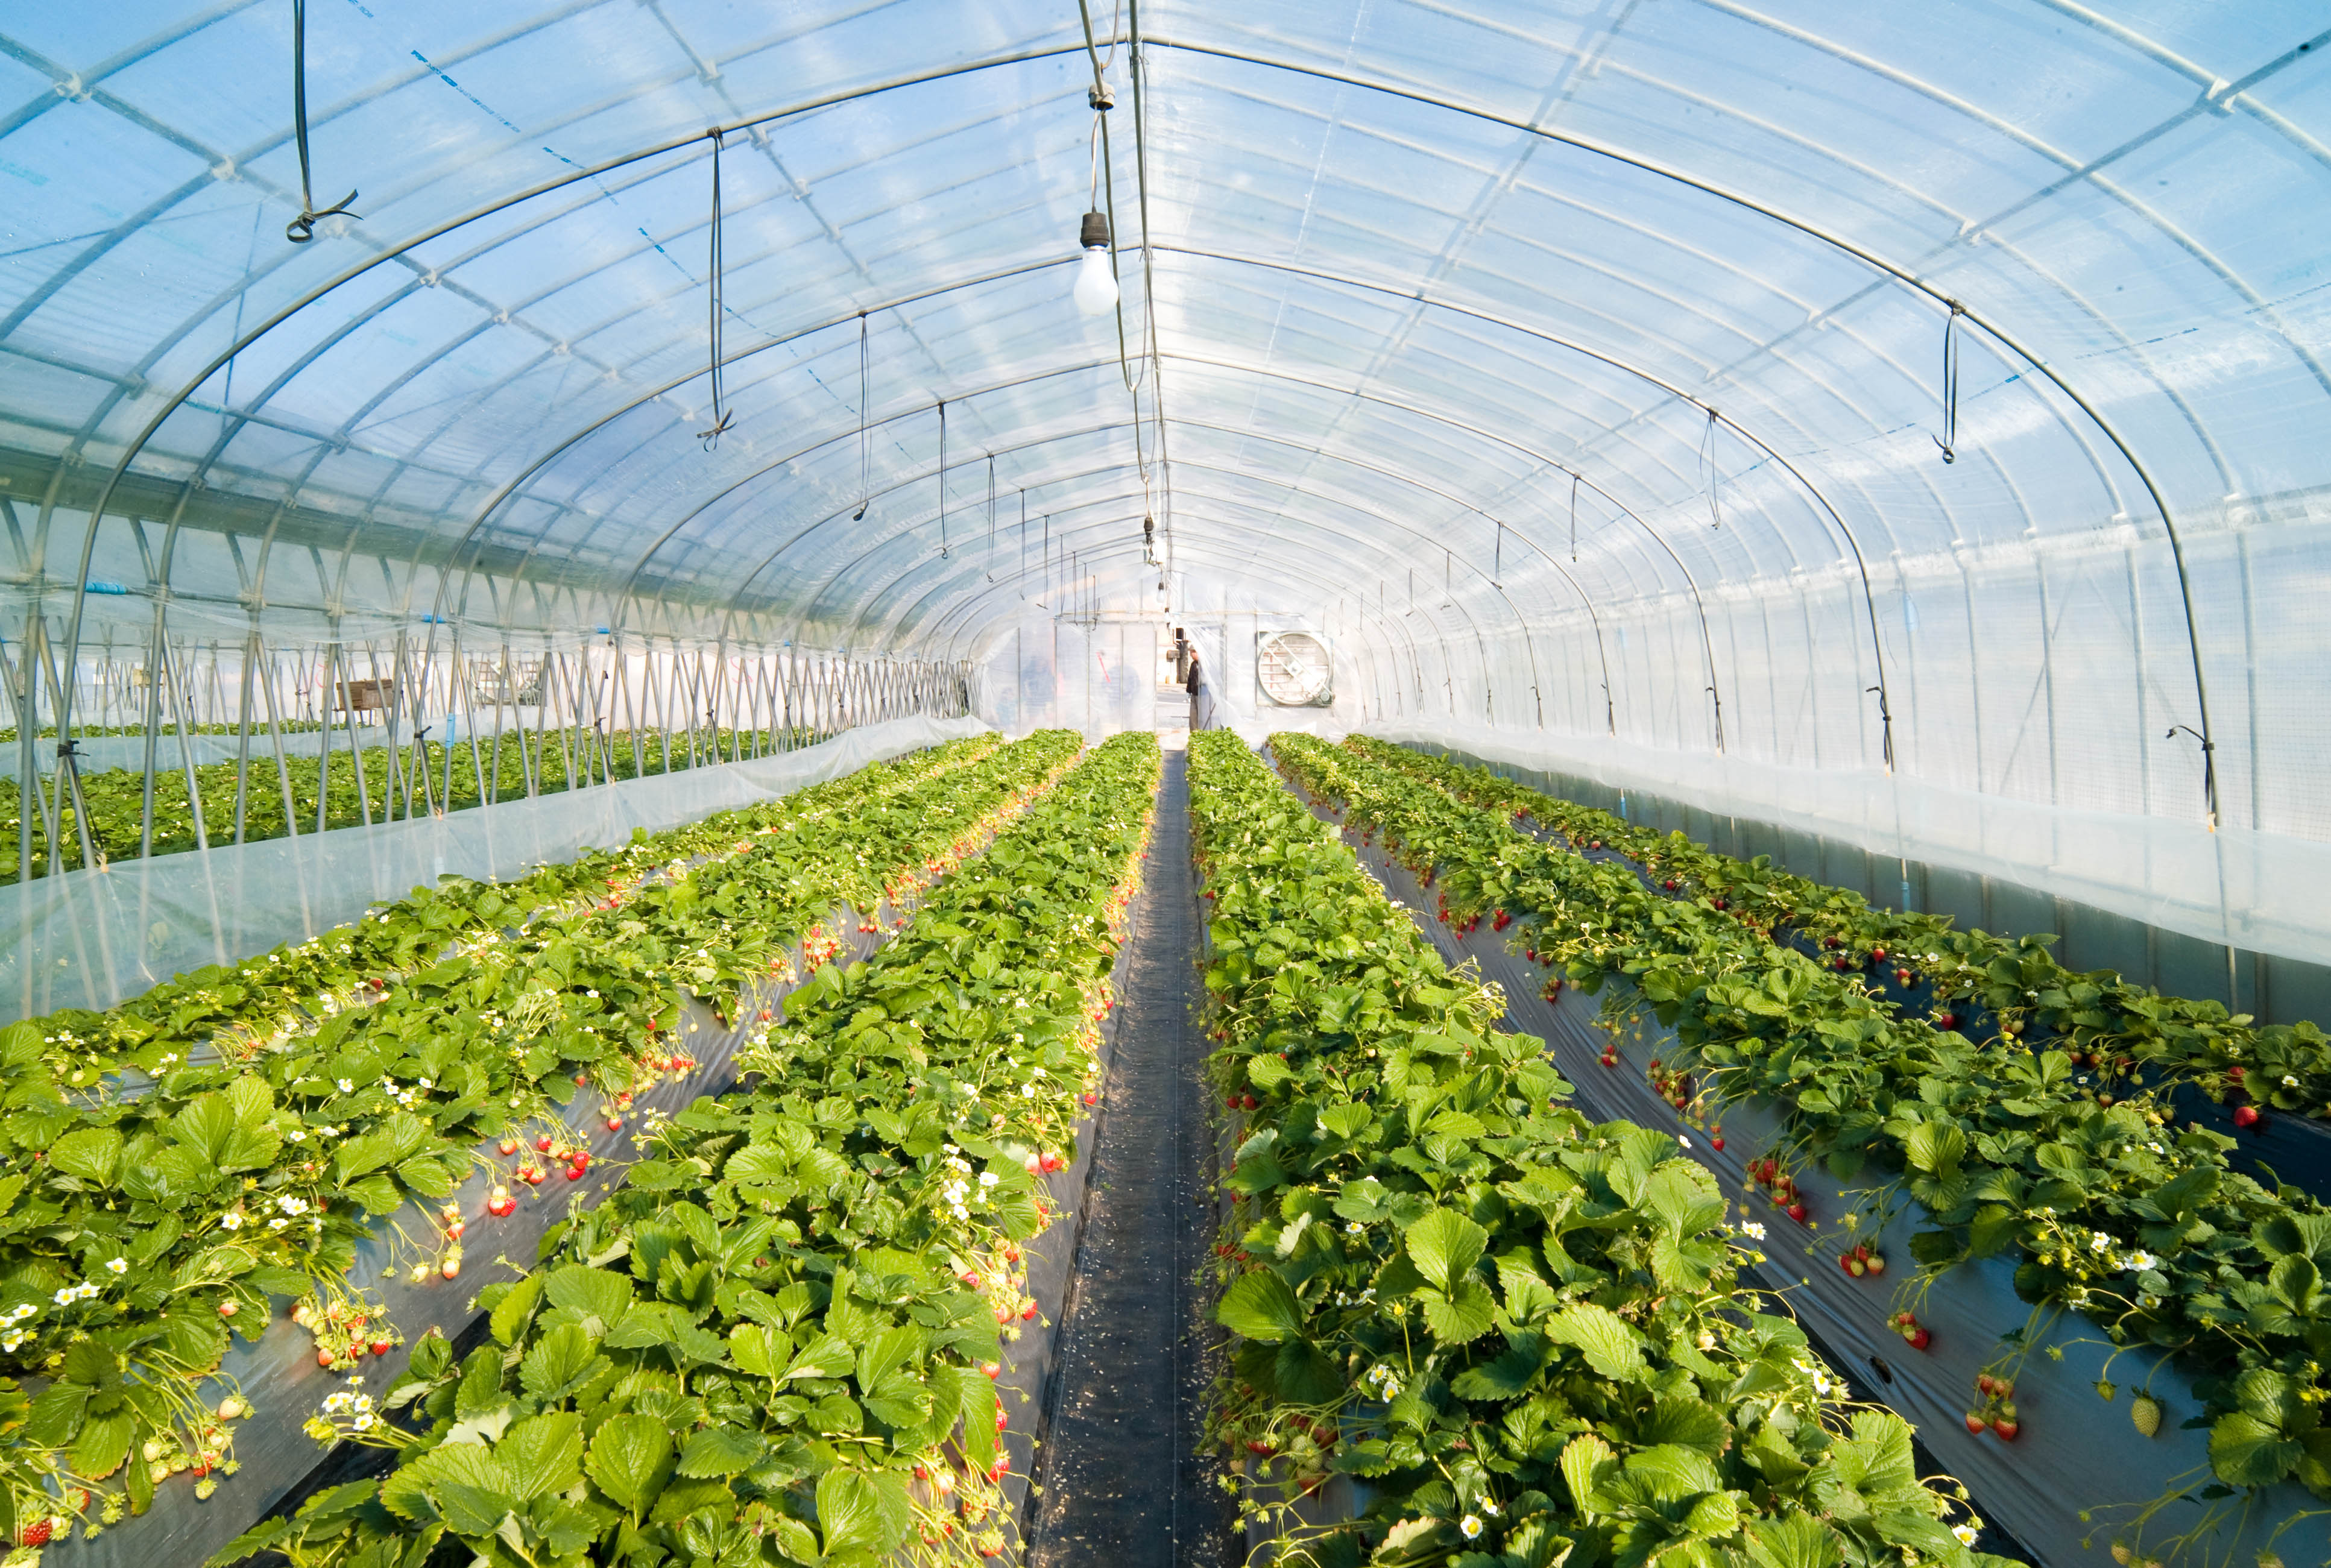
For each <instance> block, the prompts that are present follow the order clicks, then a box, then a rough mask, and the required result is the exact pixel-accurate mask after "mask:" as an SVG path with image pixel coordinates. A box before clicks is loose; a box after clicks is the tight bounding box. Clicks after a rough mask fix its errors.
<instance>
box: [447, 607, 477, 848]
mask: <svg viewBox="0 0 2331 1568" xmlns="http://www.w3.org/2000/svg"><path fill="white" fill-rule="evenodd" d="M448 669H449V670H450V672H451V677H452V679H451V681H450V683H449V684H448V685H447V686H446V688H445V719H446V722H447V723H448V724H451V723H452V722H453V721H454V719H455V718H456V717H457V715H458V717H459V718H460V721H461V733H462V734H464V735H466V736H469V737H470V780H471V784H474V785H475V786H476V788H477V792H478V803H479V804H480V805H483V804H484V803H485V799H486V768H485V758H484V756H483V755H481V754H480V751H479V749H478V722H477V713H476V710H475V708H474V706H473V705H472V704H471V700H470V682H469V681H468V679H465V677H466V675H467V673H468V672H467V670H465V668H464V667H463V665H462V663H461V632H460V631H458V630H456V631H455V632H454V633H453V653H452V663H451V664H450V665H449V666H448ZM455 744H456V742H455V739H454V737H453V736H451V735H448V736H446V737H445V787H444V788H443V789H442V790H441V791H439V792H438V796H437V798H438V799H440V800H442V801H443V802H444V805H443V807H442V808H441V809H440V811H439V813H438V814H439V815H440V816H442V815H443V814H444V813H446V812H450V811H452V809H453V748H454V746H455Z"/></svg>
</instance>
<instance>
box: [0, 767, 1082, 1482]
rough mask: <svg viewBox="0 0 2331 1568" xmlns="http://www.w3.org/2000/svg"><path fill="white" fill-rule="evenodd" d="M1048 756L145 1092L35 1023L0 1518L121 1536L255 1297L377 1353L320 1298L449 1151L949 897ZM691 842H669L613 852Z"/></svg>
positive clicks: (739, 859) (155, 1081) (831, 824)
mask: <svg viewBox="0 0 2331 1568" xmlns="http://www.w3.org/2000/svg"><path fill="white" fill-rule="evenodd" d="M1076 745H1077V740H1076V737H1075V736H1072V735H1070V734H1068V733H1066V732H1047V733H1043V734H1040V735H1039V736H1034V737H1032V738H1031V739H1029V740H1027V741H1023V742H1021V743H1019V744H1018V745H1017V746H1011V747H1006V748H1004V749H1003V750H1001V751H995V752H992V753H986V752H984V753H983V754H982V755H979V758H978V760H977V761H976V762H975V763H974V764H973V765H971V766H970V767H968V768H966V769H963V770H960V771H955V770H946V769H942V770H938V771H924V770H887V769H886V770H880V771H878V772H877V773H876V774H874V775H872V777H871V778H861V779H860V780H859V781H857V782H856V783H855V784H852V781H838V782H839V783H841V784H849V785H852V787H849V788H843V789H833V788H825V789H823V791H809V792H804V793H803V794H801V795H797V796H794V797H789V798H788V799H787V800H786V801H785V802H782V803H777V804H776V806H775V807H773V808H769V809H768V813H769V814H768V815H767V816H766V820H762V821H761V822H760V823H759V827H758V828H757V829H753V828H750V827H748V826H747V825H746V824H745V823H744V822H740V821H739V820H738V817H737V814H735V813H730V814H728V815H726V816H725V817H724V819H722V820H721V821H720V822H718V829H719V832H718V834H717V835H716V836H715V837H713V839H712V840H711V842H713V843H714V844H717V845H718V848H717V849H716V850H715V851H713V852H711V853H709V854H708V855H706V856H704V857H703V858H700V859H699V860H695V861H694V862H693V863H689V862H687V861H684V860H677V859H676V860H673V861H672V862H671V864H670V865H668V866H666V867H665V868H664V869H663V870H661V872H659V873H658V874H657V875H655V876H654V877H652V878H646V879H641V880H638V881H636V882H635V883H634V884H633V885H632V886H630V887H628V888H627V889H623V890H622V892H621V896H618V897H610V898H593V899H590V900H587V901H582V902H579V903H577V904H575V905H573V906H571V907H567V908H555V909H551V910H547V911H541V910H538V917H537V918H536V919H535V920H534V921H533V922H531V923H530V924H529V925H528V926H527V927H525V928H523V929H522V930H519V931H515V932H512V931H506V930H502V929H500V928H498V927H497V928H491V929H488V930H486V931H485V932H484V933H483V934H482V935H479V936H475V937H474V938H473V939H472V940H471V941H469V942H467V943H466V944H462V945H458V946H455V947H454V948H453V949H452V951H451V952H450V953H445V954H442V955H438V956H436V957H435V961H434V962H433V963H430V964H429V965H427V966H426V967H424V968H422V969H420V970H418V971H417V972H414V973H411V974H404V975H401V976H397V977H395V984H389V983H388V982H387V981H386V980H384V979H381V978H379V977H376V978H375V980H374V982H373V983H372V984H373V986H374V987H375V989H372V990H370V991H369V993H368V994H367V995H366V997H365V998H364V999H362V1000H361V1001H360V1002H359V999H357V998H351V999H349V1004H348V1005H346V1006H327V1007H319V1009H318V1010H317V1011H316V1012H314V1013H312V1014H307V1015H305V1017H304V1019H303V1021H302V1022H300V1025H299V1026H298V1027H296V1028H293V1029H291V1030H290V1031H285V1032H282V1033H281V1034H280V1035H279V1036H277V1037H275V1038H272V1039H271V1040H270V1041H267V1042H265V1043H264V1044H263V1045H262V1046H254V1047H252V1048H251V1049H248V1050H241V1051H237V1052H232V1053H224V1054H223V1053H221V1052H219V1051H217V1050H213V1051H211V1052H208V1053H206V1055H205V1060H200V1061H197V1060H192V1058H191V1056H189V1057H188V1058H187V1059H186V1060H174V1059H175V1058H176V1052H174V1051H167V1050H161V1051H159V1054H158V1057H157V1055H156V1054H155V1053H156V1051H157V1050H158V1047H157V1046H155V1045H153V1044H151V1043H149V1044H148V1045H147V1046H146V1047H145V1048H143V1049H142V1050H141V1051H140V1052H138V1060H139V1061H140V1062H141V1063H142V1064H143V1065H145V1066H146V1067H147V1069H149V1070H150V1073H151V1077H150V1079H148V1080H147V1081H146V1082H145V1083H144V1084H143V1085H142V1086H140V1088H138V1089H136V1090H133V1091H129V1092H123V1091H121V1090H120V1089H119V1088H118V1087H117V1086H116V1085H115V1083H114V1082H113V1081H112V1080H109V1079H106V1078H105V1074H104V1070H103V1069H106V1068H110V1067H113V1066H116V1065H118V1062H119V1058H115V1057H113V1056H112V1055H111V1053H110V1052H106V1053H105V1054H104V1055H102V1056H97V1055H94V1054H91V1053H87V1052H86V1051H85V1050H84V1048H83V1047H82V1046H81V1044H80V1043H79V1042H78V1041H74V1040H66V1041H60V1039H59V1037H58V1036H57V1034H55V1033H51V1034H49V1035H48V1036H45V1037H43V1035H42V1034H41V1033H40V1032H39V1027H40V1026H38V1025H34V1024H18V1025H14V1026H13V1027H12V1028H10V1029H9V1030H7V1031H0V1075H5V1081H6V1082H7V1085H8V1088H7V1097H8V1104H9V1106H10V1107H11V1109H10V1114H9V1117H8V1118H7V1120H6V1121H5V1123H0V1136H5V1140H6V1145H5V1146H6V1156H5V1160H0V1173H5V1174H0V1190H5V1193H6V1197H7V1205H8V1206H7V1208H6V1209H5V1219H6V1225H5V1229H0V1357H5V1363H6V1364H8V1365H10V1366H12V1367H14V1368H16V1369H20V1370H23V1371H26V1372H39V1373H43V1374H44V1375H45V1376H47V1377H48V1378H50V1379H51V1380H52V1382H51V1383H50V1384H49V1386H48V1388H47V1389H46V1390H45V1391H44V1392H43V1393H41V1394H40V1396H39V1397H38V1398H37V1399H35V1400H34V1401H33V1404H32V1407H31V1409H30V1411H29V1413H28V1416H27V1419H25V1420H24V1421H22V1422H20V1423H17V1424H16V1425H15V1426H14V1430H9V1431H7V1432H6V1433H5V1438H0V1442H5V1446H0V1484H5V1495H6V1496H7V1497H9V1498H11V1499H12V1500H16V1501H19V1502H30V1501H32V1500H33V1499H36V1498H37V1497H38V1496H39V1495H40V1494H41V1493H43V1492H44V1491H46V1490H47V1489H48V1488H49V1487H50V1485H51V1478H59V1479H60V1480H71V1481H72V1482H73V1483H74V1484H77V1485H85V1484H87V1483H89V1482H92V1481H95V1480H99V1479H101V1478H105V1477H108V1476H109V1475H112V1474H114V1473H115V1472H117V1471H119V1472H120V1473H121V1476H122V1480H121V1483H120V1484H121V1486H122V1487H123V1493H122V1495H121V1496H122V1497H123V1498H124V1499H126V1503H127V1506H129V1507H130V1508H132V1509H142V1507H143V1506H144V1505H145V1503H146V1501H147V1498H148V1497H150V1495H151V1492H152V1487H153V1484H154V1482H155V1481H156V1480H157V1479H158V1478H157V1476H155V1475H154V1474H152V1473H151V1472H150V1467H141V1466H140V1465H138V1463H136V1462H131V1461H128V1454H129V1452H130V1451H131V1449H133V1447H135V1446H138V1445H140V1444H148V1445H150V1444H152V1443H156V1442H161V1443H169V1442H171V1441H173V1440H174V1439H173V1437H172V1434H173V1433H182V1432H184V1431H186V1430H189V1429H190V1427H191V1426H193V1425H194V1424H196V1423H194V1422H193V1421H190V1418H189V1417H188V1415H187V1413H186V1411H183V1410H181V1409H180V1408H178V1407H179V1406H180V1405H181V1404H183V1403H184V1395H183V1393H182V1392H180V1391H182V1390H183V1389H184V1388H186V1386H188V1385H190V1384H191V1383H193V1382H194V1381H195V1380H196V1379H198V1378H199V1377H200V1376H201V1375H202V1374H204V1373H207V1372H209V1371H210V1370H211V1369H212V1368H214V1366H215V1365H216V1364H217V1363H218V1360H219V1358H220V1355H221V1354H222V1353H223V1352H224V1349H225V1346H226V1336H227V1334H228V1332H229V1331H230V1329H233V1330H234V1331H238V1332H241V1333H243V1335H245V1336H246V1337H256V1336H257V1335H259V1334H260V1333H261V1332H262V1331H263V1330H264V1329H265V1327H266V1326H267V1323H268V1321H269V1316H270V1298H271V1297H273V1296H290V1297H295V1298H297V1299H298V1302H299V1307H298V1310H297V1311H296V1312H295V1316H299V1317H302V1318H303V1321H302V1323H301V1326H303V1327H306V1328H308V1329H309V1331H310V1332H311V1333H313V1334H315V1335H316V1336H317V1339H318V1344H319V1351H318V1354H319V1360H322V1361H323V1362H324V1363H325V1364H328V1365H335V1366H337V1365H340V1364H346V1363H348V1362H352V1361H353V1360H354V1359H355V1358H356V1357H357V1356H360V1355H362V1354H366V1353H367V1352H371V1353H373V1354H378V1351H376V1350H374V1348H373V1347H374V1346H376V1345H379V1346H382V1347H384V1348H385V1346H387V1345H392V1344H394V1343H395V1341H396V1340H397V1339H398V1338H400V1337H401V1336H400V1335H396V1334H395V1330H394V1328H393V1327H392V1326H388V1325H386V1324H385V1321H383V1320H381V1319H380V1318H379V1316H378V1314H377V1309H376V1308H371V1307H366V1305H365V1304H364V1303H362V1302H360V1301H357V1300H356V1299H354V1298H352V1297H349V1296H348V1295H347V1293H346V1292H345V1290H344V1289H342V1288H341V1287H340V1286H339V1284H338V1278H339V1276H340V1275H341V1274H343V1273H344V1272H345V1271H346V1269H347V1267H348V1264H349V1262H350V1261H351V1260H352V1259H353V1256H354V1249H355V1246H356V1244H357V1240H358V1239H359V1238H360V1237H361V1236H362V1235H364V1234H365V1233H366V1232H367V1231H369V1230H370V1229H371V1228H372V1226H373V1224H374V1223H375V1222H376V1221H377V1220H378V1219H380V1218H382V1217H385V1216H387V1215H390V1214H392V1213H394V1212H396V1211H398V1210H400V1209H401V1208H403V1207H404V1205H405V1204H406V1203H407V1202H422V1203H423V1208H424V1210H429V1209H431V1208H432V1207H433V1204H434V1202H435V1201H436V1200H438V1199H442V1197H443V1196H444V1195H445V1194H446V1193H450V1192H451V1191H452V1188H453V1187H454V1186H455V1185H456V1184H457V1183H459V1182H460V1181H461V1179H462V1178H463V1177H464V1176H466V1175H467V1174H468V1173H469V1171H470V1170H471V1166H472V1164H473V1163H474V1162H476V1161H477V1160H478V1159H480V1158H481V1157H482V1158H487V1159H489V1160H490V1159H491V1157H492V1156H490V1155H485V1156H481V1155H478V1154H477V1153H475V1152H473V1151H474V1150H475V1148H476V1146H477V1145H479V1144H480V1141H481V1140H484V1141H485V1142H486V1146H487V1147H489V1148H493V1149H496V1150H499V1149H500V1147H501V1145H503V1144H509V1145H511V1146H512V1147H516V1146H517V1140H516V1139H515V1138H513V1137H512V1136H510V1134H511V1133H512V1131H513V1130H514V1129H516V1128H518V1127H519V1126H521V1125H523V1124H525V1123H526V1122H528V1121H530V1120H532V1121H538V1122H540V1123H544V1124H547V1125H548V1126H553V1127H556V1126H557V1125H558V1124H557V1119H556V1114H555V1112H556V1107H558V1106H560V1105H563V1104H565V1103H566V1101H567V1100H569V1099H570V1098H572V1096H573V1094H574V1091H575V1088H576V1086H579V1085H581V1084H583V1083H585V1082H595V1083H597V1084H598V1085H599V1086H600V1087H601V1088H604V1089H605V1090H607V1091H608V1092H610V1093H612V1094H614V1095H616V1096H618V1097H620V1096H621V1095H622V1094H623V1092H624V1091H626V1090H627V1089H628V1088H632V1087H633V1086H636V1085H639V1084H642V1083H644V1082H647V1081H650V1080H651V1079H653V1078H654V1077H656V1076H659V1075H661V1074H665V1073H676V1072H683V1071H685V1070H687V1069H689V1068H690V1066H692V1063H690V1061H689V1060H687V1059H686V1058H685V1057H684V1056H683V1055H681V1054H680V1053H678V1051H677V1048H676V1047H675V1046H673V1045H671V1044H668V1043H665V1041H667V1040H669V1039H671V1037H672V1036H671V1031H673V1029H674V1026H675V1025H676V1024H677V1022H678V1021H679V1019H680V1011H681V1005H682V1003H683V1002H684V1001H685V1000H686V999H688V998H690V997H691V996H693V997H699V998H705V999H709V1000H712V1001H713V1003H714V1005H715V1006H716V1007H718V1008H721V1009H728V1008H731V1007H733V1005H734V1004H733V1003H732V1002H730V1001H729V1000H728V996H729V995H730V994H731V993H733V992H734V991H735V990H736V989H737V987H739V986H740V985H741V984H743V983H745V982H746V981H747V980H748V979H757V978H760V977H763V976H766V975H767V974H769V973H770V972H771V970H772V968H773V966H775V967H782V965H783V963H784V959H783V948H784V947H785V945H786V944H787V943H788V942H789V941H791V940H793V939H795V938H798V937H800V936H804V935H805V934H807V933H808V932H810V931H811V930H812V929H813V927H814V926H815V923H816V922H817V921H818V920H820V919H821V918H823V917H827V916H828V915H830V913H831V911H832V910H833V908H834V907H835V906H836V905H837V904H840V903H846V902H853V901H855V902H861V903H862V904H863V906H864V907H867V908H872V907H875V906H876V905H877V904H878V902H879V901H880V898H882V897H883V896H884V894H885V891H886V890H887V891H889V892H890V893H892V894H895V895H898V896H900V897H904V896H907V895H909V893H911V892H912V891H914V890H916V889H919V888H920V887H922V886H924V885H927V884H928V881H929V880H931V879H933V878H935V877H937V876H939V875H942V874H944V873H945V872H946V871H947V870H951V869H952V866H953V865H954V864H955V863H956V860H959V859H960V857H961V855H962V854H963V853H964V852H966V851H967V850H968V849H969V848H970V847H971V846H972V845H973V844H974V843H975V841H977V839H978V837H979V836H981V835H982V834H983V833H984V832H985V825H984V824H985V822H988V821H991V820H993V819H994V818H995V817H996V816H998V815H1000V814H1004V813H1009V812H1010V811H1013V810H1015V809H1017V808H1018V807H1020V806H1021V805H1023V804H1024V803H1025V802H1026V801H1027V800H1028V799H1029V798H1031V796H1032V794H1034V793H1036V792H1037V791H1038V790H1039V789H1040V788H1041V787H1042V785H1043V784H1044V782H1045V781H1046V780H1047V779H1048V778H1049V777H1051V776H1053V775H1055V774H1057V773H1058V772H1059V770H1060V769H1061V767H1062V766H1064V765H1066V763H1067V761H1068V760H1069V758H1070V757H1071V756H1072V755H1073V754H1074V751H1075V748H1076ZM740 835H742V836H740ZM703 842H704V839H703V838H702V836H701V833H700V831H699V830H691V831H690V832H683V833H680V834H676V835H672V836H669V837H667V838H665V839H663V840H661V841H642V843H640V844H638V845H635V846H633V847H634V848H635V849H641V850H646V849H652V848H661V849H663V850H667V851H669V850H673V849H678V848H680V847H682V846H683V845H688V844H697V845H701V844H702V843H703ZM480 907H482V902H481V903H480ZM432 908H433V906H432ZM426 928H427V929H431V930H433V931H435V932H436V933H437V939H438V940H441V941H442V934H443V928H442V927H426ZM347 946H353V945H352V944H351V945H347ZM76 1052H83V1054H79V1055H76V1054H75V1053H76ZM68 1061H70V1062H73V1063H74V1064H75V1065H74V1067H73V1069H72V1071H71V1073H70V1074H67V1073H62V1072H61V1071H60V1069H61V1068H62V1066H63V1064H64V1063H65V1062H68ZM67 1078H70V1079H71V1083H70V1084H67V1083H66V1082H64V1081H62V1079H67ZM556 1141H557V1140H555V1138H554V1136H553V1135H552V1134H550V1133H545V1134H542V1135H540V1136H539V1137H538V1139H537V1143H538V1145H552V1144H554V1143H555V1142H556ZM582 1169H583V1165H582V1164H581V1162H580V1159H578V1160H577V1162H576V1164H573V1165H571V1166H570V1168H569V1174H570V1176H576V1177H579V1175H580V1174H581V1173H582ZM505 1191H506V1189H505ZM440 1221H441V1222H440V1223H436V1224H433V1225H432V1226H430V1227H429V1232H430V1233H431V1234H432V1235H434V1236H437V1237H439V1238H441V1242H440V1246H441V1250H440V1251H439V1252H438V1253H437V1254H436V1256H434V1257H433V1258H432V1259H430V1260H429V1261H430V1264H433V1265H436V1266H440V1267H442V1271H443V1273H444V1275H445V1277H446V1278H452V1277H453V1276H454V1275H455V1274H457V1273H458V1271H459V1265H458V1259H459V1251H460V1236H459V1231H458V1229H456V1228H457V1227H459V1226H460V1225H461V1223H462V1222H461V1221H460V1220H459V1219H458V1217H456V1218H454V1219H452V1220H443V1219H442V1216H441V1217H440ZM414 1267H415V1268H422V1267H424V1265H423V1264H415V1265H414ZM8 1386H10V1387H13V1385H8ZM229 1462H231V1461H229ZM164 1473H165V1474H166V1473H167V1471H165V1472H164ZM108 1506H109V1509H118V1507H119V1506H120V1505H119V1502H117V1501H116V1500H115V1499H113V1498H109V1499H108Z"/></svg>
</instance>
